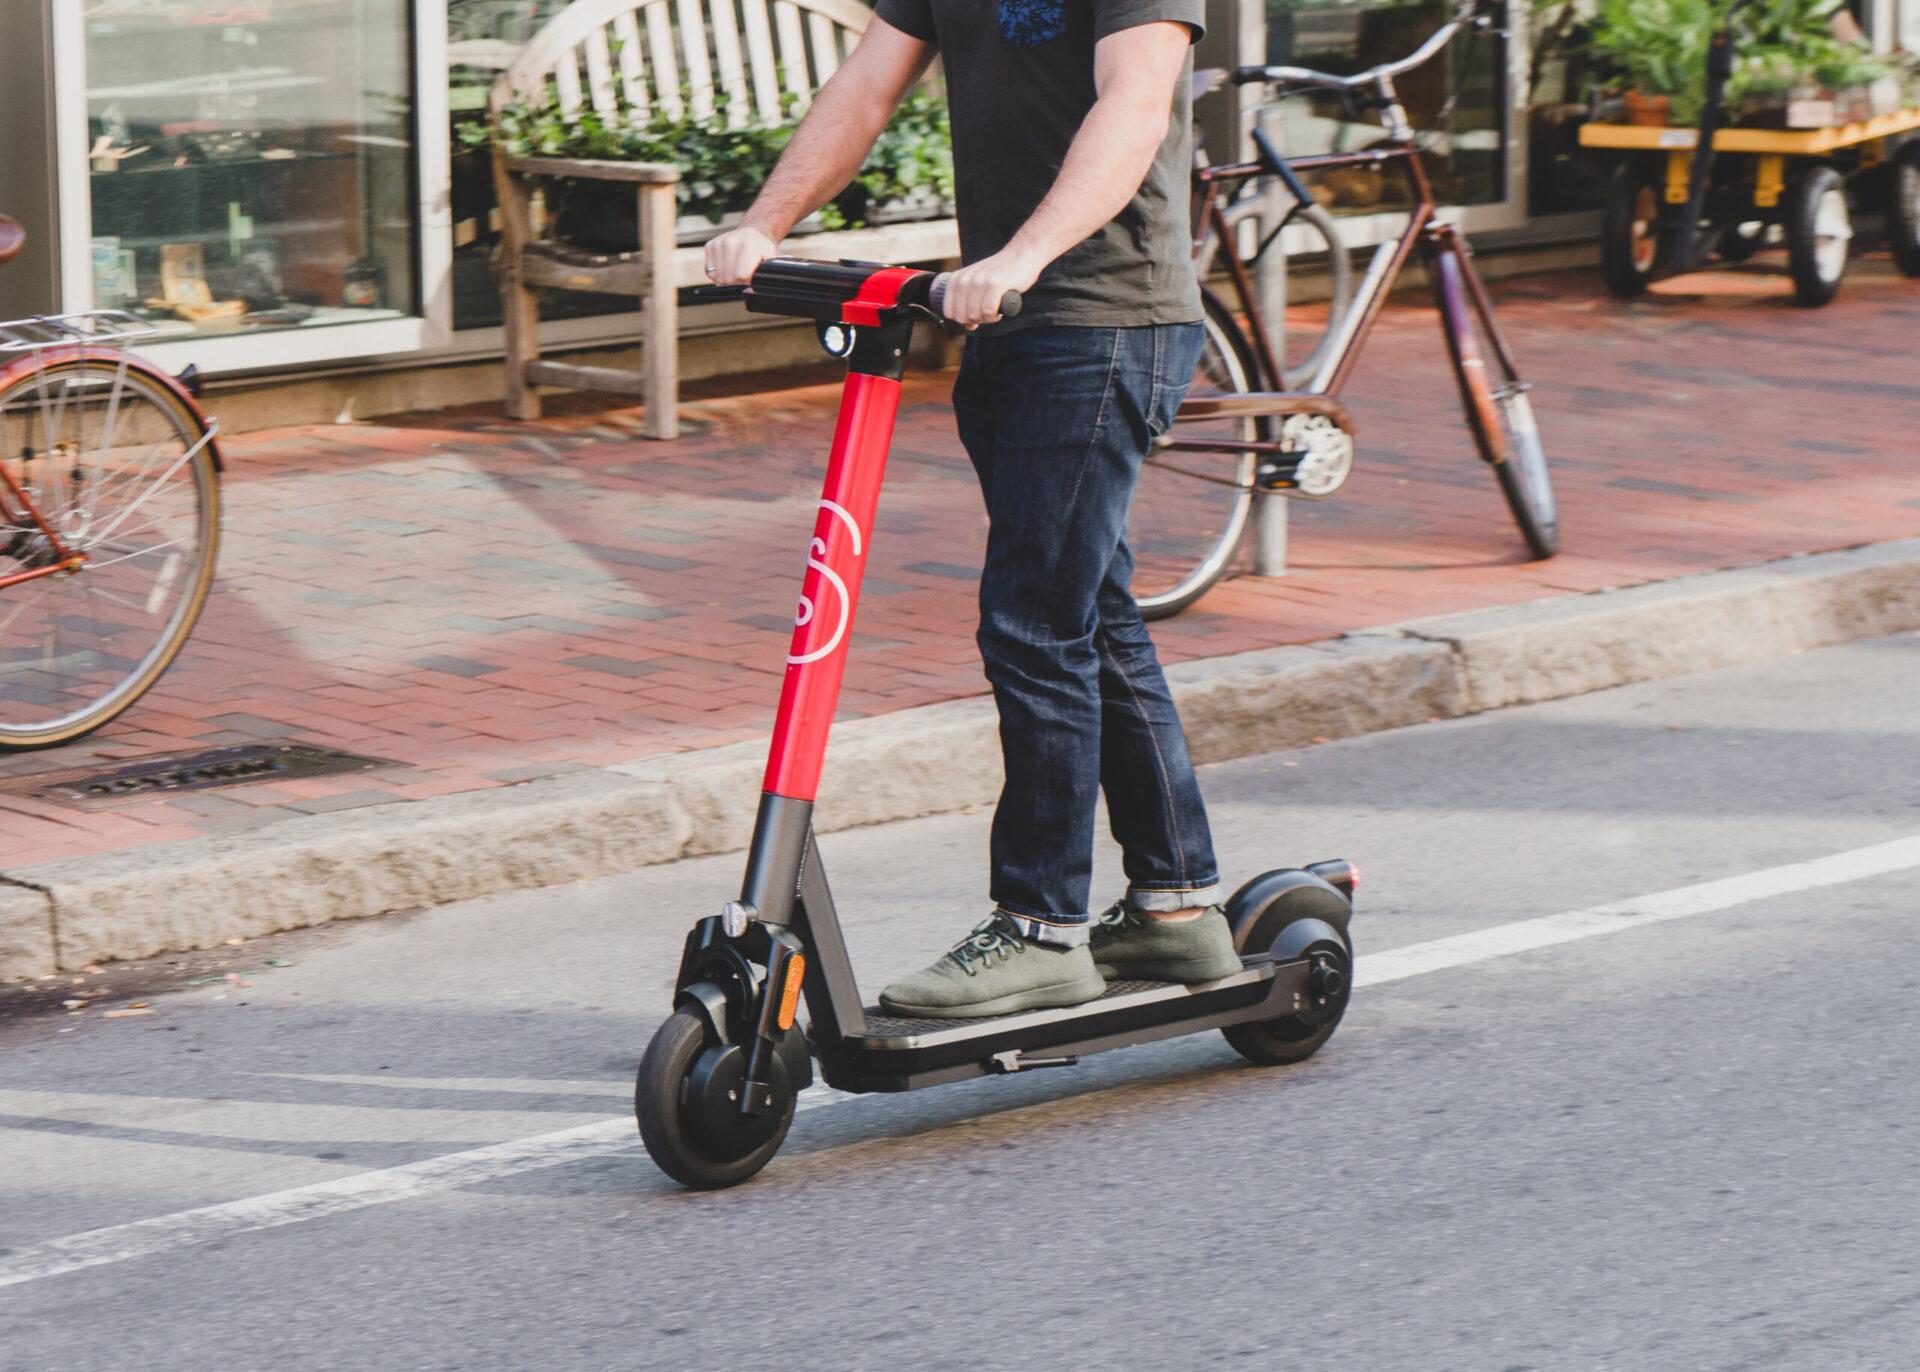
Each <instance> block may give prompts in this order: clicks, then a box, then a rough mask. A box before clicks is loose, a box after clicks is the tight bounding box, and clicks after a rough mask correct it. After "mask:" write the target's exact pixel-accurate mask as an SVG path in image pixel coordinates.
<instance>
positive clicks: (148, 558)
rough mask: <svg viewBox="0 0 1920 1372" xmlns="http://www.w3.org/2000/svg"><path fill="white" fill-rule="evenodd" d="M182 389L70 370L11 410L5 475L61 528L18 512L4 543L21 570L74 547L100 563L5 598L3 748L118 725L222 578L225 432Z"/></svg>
mask: <svg viewBox="0 0 1920 1372" xmlns="http://www.w3.org/2000/svg"><path fill="white" fill-rule="evenodd" d="M169 390H170V387H169V386H168V384H167V382H166V381H165V380H164V379H163V378H161V377H158V376H155V375H152V374H150V373H148V372H146V371H145V370H144V369H143V367H142V365H141V364H138V363H137V362H135V361H134V360H133V359H131V358H130V357H126V356H123V357H121V358H120V359H117V361H116V362H115V363H113V364H111V365H103V364H101V363H99V362H94V361H84V362H78V363H73V362H63V361H58V360H56V361H53V362H51V363H49V364H48V366H47V369H46V370H45V371H44V372H42V373H39V374H36V375H30V376H29V377H28V378H27V379H26V380H25V381H23V382H18V383H16V384H15V386H14V388H13V389H12V390H11V391H9V392H8V393H7V394H6V395H5V396H3V397H0V437H4V438H5V440H6V443H5V446H4V448H0V462H6V463H8V464H9V466H10V469H11V470H14V471H18V472H19V473H21V478H22V486H23V488H25V489H27V490H28V492H29V496H30V498H32V499H34V500H35V501H36V503H37V504H38V505H39V508H40V510H41V512H42V515H43V517H45V518H46V519H47V521H48V523H47V527H46V528H42V527H40V526H39V525H38V524H35V523H32V522H29V520H28V517H27V514H26V512H23V511H18V510H12V511H9V512H8V518H7V519H6V520H5V521H4V522H0V540H11V542H9V543H6V544H5V546H7V547H9V548H10V549H11V552H12V557H13V561H14V562H15V564H16V565H18V566H19V567H20V568H21V569H23V570H34V569H37V568H41V567H46V566H49V565H50V564H51V562H52V560H53V558H54V557H56V556H57V555H58V553H57V549H58V548H59V547H60V546H65V547H68V548H71V549H73V550H75V551H78V552H82V553H85V554H87V556H88V559H89V560H88V561H86V562H84V563H83V564H81V565H80V567H79V568H78V569H77V570H74V571H71V572H63V573H56V574H54V575H51V576H47V577H43V578H39V579H36V580H33V581H28V582H22V583H18V584H17V585H16V586H15V587H10V588H0V596H4V597H5V598H4V599H0V681H4V682H5V683H6V688H5V689H4V690H0V747H15V748H17V747H21V746H30V745H31V744H33V743H45V742H60V741H65V740H66V739H70V738H73V737H77V736H78V735H79V734H82V733H85V732H86V731H87V730H89V729H91V728H94V727H97V726H98V725H99V724H100V723H102V722H104V721H105V720H107V719H110V718H112V717H113V716H114V715H115V714H117V713H119V712H120V711H121V710H122V709H124V708H125V707H126V706H127V705H128V704H129V703H131V701H132V700H133V699H134V698H135V697H136V696H137V695H138V693H139V692H140V691H141V690H144V689H145V688H146V687H147V686H148V685H150V684H151V683H152V681H153V680H154V678H155V676H156V675H157V667H156V664H163V663H164V662H166V661H167V660H168V659H170V658H171V657H172V655H173V653H174V652H176V651H177V650H178V646H179V643H180V640H181V639H182V638H183V637H184V635H185V634H186V633H187V632H189V631H190V629H191V627H192V623H193V619H194V618H195V616H196V615H197V614H198V612H199V608H200V601H201V598H202V597H203V595H204V589H205V585H206V578H207V577H208V576H209V575H210V574H211V565H210V558H211V555H212V550H213V543H212V534H213V530H214V527H215V526H214V525H213V524H212V523H211V522H210V520H209V515H210V511H209V510H208V509H207V507H206V502H207V500H208V499H209V498H210V497H211V495H212V488H210V487H209V485H208V477H209V476H210V469H209V467H208V465H207V449H208V446H209V444H210V443H211V442H212V438H213V434H212V430H211V427H210V426H209V427H208V428H206V429H202V428H201V427H200V426H199V425H198V424H197V423H196V422H194V420H193V419H192V417H191V414H190V412H189V411H187V410H185V409H184V408H182V407H181V406H180V405H178V403H177V402H176V401H175V400H174V399H173V398H172V396H171V395H170V394H169Z"/></svg>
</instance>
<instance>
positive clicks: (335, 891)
mask: <svg viewBox="0 0 1920 1372" xmlns="http://www.w3.org/2000/svg"><path fill="white" fill-rule="evenodd" d="M1916 627H1920V539H1909V540H1903V541H1900V542H1896V543H1886V544H1879V545H1876V546H1873V547H1868V548H1858V549H1851V550H1848V551H1845V552H1838V553H1823V554H1815V555H1811V556H1806V557H1797V558H1790V559H1788V560H1786V561H1784V562H1777V563H1770V564H1766V565H1763V566H1757V567H1750V568H1741V569H1738V570H1734V571H1727V572H1714V573H1709V574H1706V575H1703V576H1698V577H1688V578H1683V579H1681V580H1677V581H1669V582H1661V583H1656V584H1654V585H1649V586H1641V587H1634V588H1632V589H1629V590H1623V591H1615V592H1608V593H1600V594H1593V595H1575V596H1566V597H1563V598H1559V599H1555V600H1550V601H1537V602H1533V603H1531V604H1526V605H1516V606H1510V607H1505V608H1501V609H1494V610H1482V611H1472V612H1469V613H1466V614H1458V615H1448V616H1444V617H1442V618H1437V619H1428V620H1420V621H1415V622H1413V623H1409V624H1402V625H1397V626H1393V627H1390V628H1383V629H1373V630H1367V631H1365V632H1361V633H1357V634H1354V635H1351V636H1349V637H1347V638H1343V639H1337V640H1334V641H1331V642H1327V643H1316V644H1308V645H1303V646H1295V647H1285V648H1271V649H1263V650H1260V651H1257V652H1251V653H1242V654H1237V655H1235V656H1232V657H1224V658H1212V659H1207V660H1203V661H1199V662H1187V663H1182V664H1180V665H1178V666H1176V667H1174V668H1172V669H1170V671H1169V673H1168V676H1169V678H1170V680H1171V681H1172V683H1173V688H1174V693H1175V695H1176V697H1177V699H1178V701H1179V704H1180V711H1181V715H1182V717H1183V718H1184V720H1185V721H1186V725H1187V731H1188V734H1189V737H1190V738H1191V740H1192V744H1193V749H1194V755H1195V757H1196V758H1197V759H1198V760H1200V761H1202V762H1220V761H1224V760H1226V759H1229V758H1235V757H1245V756H1249V755H1252V754H1255V753H1262V752H1270V751H1272V750H1274V749H1278V748H1288V747H1298V746H1302V745H1305V744H1308V743H1312V742H1315V741H1318V740H1322V739H1331V738H1344V737H1351V736H1353V735H1356V734H1364V733H1371V732H1374V731H1377V730H1381V729H1392V728H1398V727H1400V726H1402V725H1406V724H1417V723H1421V722H1423V721H1426V720H1430V719H1442V718H1452V717H1455V716H1458V715H1464V714H1472V713H1475V712H1478V711H1481V710H1491V709H1497V708H1500V707H1502V706H1507V705H1518V704H1524V703H1527V702H1531V701H1542V700H1554V699H1558V698H1560V697H1563V696H1570V695H1577V694H1580V693H1582V692H1586V691H1595V690H1601V689H1604V688H1606V687H1609V686H1621V685H1626V684H1629V683H1631V682H1636V681H1648V680H1653V679H1655V678H1658V677H1665V676H1674V675H1678V674H1681V673H1686V672H1698V671H1706V670H1708V669H1711V668H1715V667H1726V666H1734V665H1737V664H1740V663H1744V662H1753V661H1758V660H1761V659H1764V658H1768V657H1775V656H1779V655H1782V654H1787V653H1794V652H1799V651H1801V650H1803V649H1807V648H1814V647H1819V646H1821V645H1824V644H1830V643H1839V642H1844V641H1847V640H1850V639H1855V638H1865V637H1871V636H1873V635H1875V634H1884V633H1895V632H1899V631H1901V630H1906V629H1913V628H1916ZM764 760H765V748H764V745H763V744H761V743H758V742H755V743H751V744H739V745H734V746H731V747H726V748H717V749H712V750H708V751H705V752H700V753H692V754H682V755H677V756H672V757H666V758H652V759H647V760H645V761H642V762H635V763H631V764H626V765H623V766H619V767H614V768H610V769H607V770H605V771H602V772H597V773H588V774H582V775H579V776H568V777H557V778H553V779H550V780H546V781H537V782H531V783H528V784H526V785H522V786H515V787H510V788H504V789H501V790H495V791H481V792H473V793H469V794H466V795H459V796H450V797H445V798H442V799H437V800H431V801H417V802H412V803H398V804H392V805H380V806H373V807H369V808H367V809H362V810H354V811H347V812H343V813H339V814H323V815H314V816H310V817H308V818H305V819H299V820H292V821H288V822H286V823H282V824H276V825H274V826H272V827H271V828H268V829H264V830H260V831H257V832H255V833H251V834H245V835H241V836H238V837H230V838H207V839H190V840H186V841H183V842H180V843H170V844H157V845H153V846H151V847H146V848H136V849H132V850H130V851H128V852H124V853H113V854H107V855H104V856H101V857H93V858H73V859H68V860H64V861H60V862H50V863H43V864H39V865H37V866H34V867H29V868H25V869H22V870H21V871H18V872H13V873H8V874H5V878H4V879H5V881H6V882H7V883H9V884H8V885H5V886H0V979H7V978H20V977H28V976H40V975H45V974H47V973H50V972H52V971H54V970H56V969H71V968H75V967H81V966H84V965H86V964H87V963H89V962H97V961H101V960H104V959H109V958H140V957H150V956H152V955H154V954H156V953H160V952H164V951H169V950H175V949H182V948H195V947H208V946H211V945H213V944H217V943H218V942H219V941H220V940H222V939H225V938H233V937H254V936H258V935H261V934H267V933H274V932H278V931H281V930H286V929H296V928H302V927H305V926H308V925H313V924H321V923H325V922H328V921H330V920H336V919H354V918H359V917H363V916H367V915H377V914H385V913H389V912H392V911H396V910H408V909H417V908H419V907H422V906H428V905H439V904H445V903H447V902H449V901H455V900H466V899H470V898H472V897H475V896H482V895H489V894H493V893H496V892H500V891H508V890H517V889H525V888H529V887H535V886H546V885H552V884H555V883H558V882H564V881H573V880H578V879H581V878H583V877H592V876H603V875H607V874H610V873H614V872H621V871H628V870H631V869H633V868H636V867H643V866H647V865H649V864H651V863H658V862H669V861H673V860H674V859H677V858H682V857H692V856H696V855H700V854H709V853H721V852H728V851H732V850H734V849H737V848H740V847H742V846H743V845H744V844H745V842H746V839H747V835H748V832H749V830H750V828H751V825H752V821H753V810H754V805H755V803H756V801H757V800H758V795H759V787H760V772H761V768H762V766H763V764H764ZM1000 780H1001V773H1000V758H999V748H998V746H997V744H996V734H995V717H994V710H993V706H992V703H991V701H989V700H988V699H986V698H984V697H981V698H975V699H969V700H960V701H951V702H947V703H944V704H939V705H929V706H925V707H922V708H919V709H913V710H903V711H900V712H898V713H896V714H892V715H885V716H881V717H880V718H877V719H870V720H857V721H851V722H848V723H846V724H843V725H840V726H839V727H838V728H837V729H836V730H835V732H834V742H833V748H832V750H831V752H830V753H829V757H828V763H827V770H826V775H825V777H824V778H823V781H822V786H821V795H822V797H823V799H822V800H821V802H820V806H819V809H818V812H817V814H816V823H817V824H818V826H819V828H820V829H821V830H822V831H827V830H833V829H844V828H848V827H851V826H854V825H860V824H875V823H880V822H882V821H886V820H895V819H908V818H912V817H914V816H918V815H925V814H933V813H937V812H940V811H947V810H957V809H963V808H965V807H967V806H971V805H979V804H985V803H987V802H990V801H992V800H993V798H994V797H995V796H996V795H997V794H998V792H999V788H1000Z"/></svg>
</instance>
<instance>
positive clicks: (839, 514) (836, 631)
mask: <svg viewBox="0 0 1920 1372" xmlns="http://www.w3.org/2000/svg"><path fill="white" fill-rule="evenodd" d="M820 508H821V509H823V510H825V511H826V512H827V513H829V514H831V515H832V516H833V517H834V518H836V519H838V520H839V521H840V522H841V523H842V524H845V525H846V526H847V534H848V536H849V537H850V538H852V539H853V555H854V556H855V557H858V556H860V526H859V525H858V524H856V523H854V522H853V516H852V515H850V514H848V513H847V511H846V508H845V507H844V506H842V505H840V504H838V503H836V502H834V501H831V500H822V501H821V502H820ZM826 555H827V541H826V539H824V538H821V537H820V536H819V535H817V534H816V535H815V536H814V538H813V541H812V542H810V543H808V544H807V566H809V567H811V568H812V569H813V570H814V571H816V572H818V573H820V575H821V576H822V577H823V578H824V579H825V580H826V581H827V583H828V584H829V585H831V586H832V587H833V589H834V590H836V591H838V592H839V593H840V622H839V623H838V624H836V625H834V627H833V637H832V638H829V639H828V640H827V641H826V642H825V643H823V644H822V645H821V646H820V647H818V648H815V649H814V650H813V651H812V652H810V653H800V654H794V653H788V654H787V665H788V666H789V667H798V666H800V665H801V664H802V663H806V662H818V661H819V660H820V659H821V658H823V657H825V656H827V654H829V653H831V652H832V651H833V650H834V649H835V648H838V647H839V646H840V640H841V639H843V638H845V637H846V636H847V622H848V620H849V619H850V618H851V615H850V614H849V613H848V611H849V608H850V607H851V606H852V604H853V598H852V597H851V596H849V595H848V594H847V583H846V582H844V581H842V580H841V579H840V574H839V573H838V572H836V571H834V570H833V568H831V567H829V566H828V565H827V564H826V562H825V561H824V559H825V557H826ZM815 613H816V607H815V606H814V603H813V601H812V600H810V599H808V598H807V595H806V593H805V592H804V591H803V592H802V593H801V595H800V604H799V607H798V608H797V609H796V610H795V611H794V616H793V623H794V627H795V628H805V627H806V626H807V625H808V624H811V623H812V622H813V616H814V614H815Z"/></svg>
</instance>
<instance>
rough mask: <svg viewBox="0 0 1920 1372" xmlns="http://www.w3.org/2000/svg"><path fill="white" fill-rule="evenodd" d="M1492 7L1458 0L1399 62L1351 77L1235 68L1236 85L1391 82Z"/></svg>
mask: <svg viewBox="0 0 1920 1372" xmlns="http://www.w3.org/2000/svg"><path fill="white" fill-rule="evenodd" d="M1492 8H1493V0H1460V3H1459V4H1457V5H1456V6H1455V7H1454V11H1453V18H1451V19H1449V20H1448V21H1447V22H1446V23H1444V24H1442V25H1441V26H1440V27H1439V28H1437V29H1435V30H1434V31H1433V32H1432V33H1431V34H1429V35H1428V37H1427V41H1426V42H1424V43H1422V44H1421V45H1420V46H1419V47H1418V48H1416V49H1414V50H1413V51H1412V52H1411V53H1409V54H1408V55H1407V56H1405V57H1403V58H1401V59H1400V60H1399V61H1398V62H1383V63H1381V64H1380V65H1379V66H1377V67H1368V68H1367V69H1366V70H1365V71H1362V72H1355V73H1354V74H1353V75H1352V76H1336V75H1335V74H1334V73H1332V72H1326V71H1315V70H1314V69H1313V68H1311V67H1286V66H1279V67H1237V68H1235V69H1234V71H1233V74H1232V80H1233V82H1234V84H1235V85H1239V86H1245V85H1251V84H1253V83H1255V82H1272V83H1273V84H1275V85H1282V86H1291V87H1292V88H1293V89H1295V90H1299V91H1306V90H1329V91H1341V92H1349V91H1356V90H1359V89H1361V88H1362V87H1365V86H1374V85H1378V84H1379V83H1381V82H1382V81H1391V80H1392V79H1393V78H1394V77H1396V76H1404V75H1405V74H1406V73H1408V72H1410V71H1412V70H1413V69H1414V68H1415V67H1419V66H1424V65H1425V64H1426V63H1428V62H1430V61H1432V60H1433V57H1434V55H1435V54H1436V53H1438V52H1439V51H1440V49H1442V48H1444V47H1446V45H1447V44H1448V43H1450V42H1452V41H1453V36H1454V35H1455V34H1456V33H1458V32H1460V30H1461V29H1463V28H1465V27H1466V26H1467V25H1468V24H1472V23H1478V22H1480V20H1481V15H1482V13H1483V12H1484V11H1486V10H1490V9H1492Z"/></svg>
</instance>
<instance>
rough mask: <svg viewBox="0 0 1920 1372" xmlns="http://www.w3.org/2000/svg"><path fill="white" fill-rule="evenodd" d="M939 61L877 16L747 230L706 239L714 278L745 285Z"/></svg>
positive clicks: (817, 105) (852, 168)
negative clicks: (924, 74) (932, 63)
mask: <svg viewBox="0 0 1920 1372" xmlns="http://www.w3.org/2000/svg"><path fill="white" fill-rule="evenodd" d="M932 60H933V45H932V44H931V43H925V42H922V41H921V40H920V39H918V38H915V37H913V36H912V35H911V34H908V33H904V32H902V31H901V30H899V29H897V28H895V27H894V26H893V25H891V24H889V23H888V22H887V21H886V20H884V19H881V18H879V17H877V16H876V17H875V18H874V19H873V20H872V21H871V22H870V23H869V24H868V25H867V31H866V33H864V34H863V35H861V38H860V42H859V43H858V44H857V45H856V46H855V47H854V50H853V53H852V55H851V56H849V57H848V58H847V62H846V65H845V66H843V67H841V68H840V70H838V71H836V72H835V73H834V74H833V76H832V77H831V78H830V79H829V80H828V81H827V84H826V85H824V86H822V87H821V88H820V92H819V94H817V95H815V96H814V98H813V104H812V106H811V107H810V108H809V109H808V110H807V116H806V118H804V119H802V120H801V121H800V127H799V128H797V129H795V130H794V132H793V139H792V141H791V142H789V143H788V144H787V148H786V151H785V152H783V153H781V154H780V160H779V162H778V163H776V164H775V165H774V168H773V174H772V175H771V176H769V177H768V178H767V184H766V185H765V186H762V187H761V188H760V194H759V195H758V196H756V197H755V198H754V202H753V208H751V209H749V210H748V211H747V213H746V217H745V218H744V219H743V220H742V221H741V223H740V227H739V228H737V229H734V230H732V231H731V232H728V233H723V234H721V235H720V236H719V237H717V238H715V239H713V240H712V241H711V242H709V243H708V244H707V275H708V276H710V277H712V278H713V280H714V281H715V282H717V283H718V284H720V285H722V286H740V285H745V284H746V282H747V280H748V279H749V278H750V277H752V275H753V269H754V268H755V267H758V266H759V265H760V264H761V263H762V262H764V261H766V259H767V258H769V257H772V256H773V254H774V251H775V249H776V247H777V246H778V244H779V242H780V240H781V239H783V238H785V237H786V236H787V235H788V234H789V233H791V232H792V231H793V226H794V225H795V224H798V223H799V222H800V221H801V220H802V219H805V218H806V217H807V216H808V215H810V214H812V213H813V212H814V211H815V210H817V209H819V208H820V207H821V206H822V205H824V204H826V203H827V201H829V200H831V199H832V198H833V197H834V196H835V195H837V194H839V193H840V191H841V189H842V188H843V187H845V186H846V184H847V183H848V182H849V181H851V180H853V178H854V174H855V173H856V172H858V171H859V170H860V164H861V163H862V162H864V161H865V160H866V157H867V152H868V151H869V150H870V149H871V148H872V147H873V140H874V139H876V138H878V137H879V136H880V131H881V130H882V129H884V128H886V126H887V121H888V120H889V119H891V118H893V111H894V109H895V107H897V106H898V105H899V103H900V97H901V96H903V95H905V94H906V93H907V90H908V88H909V87H911V86H912V85H913V83H914V82H915V81H918V80H919V79H920V75H921V73H922V72H924V71H926V69H927V63H929V62H931V61H932Z"/></svg>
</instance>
